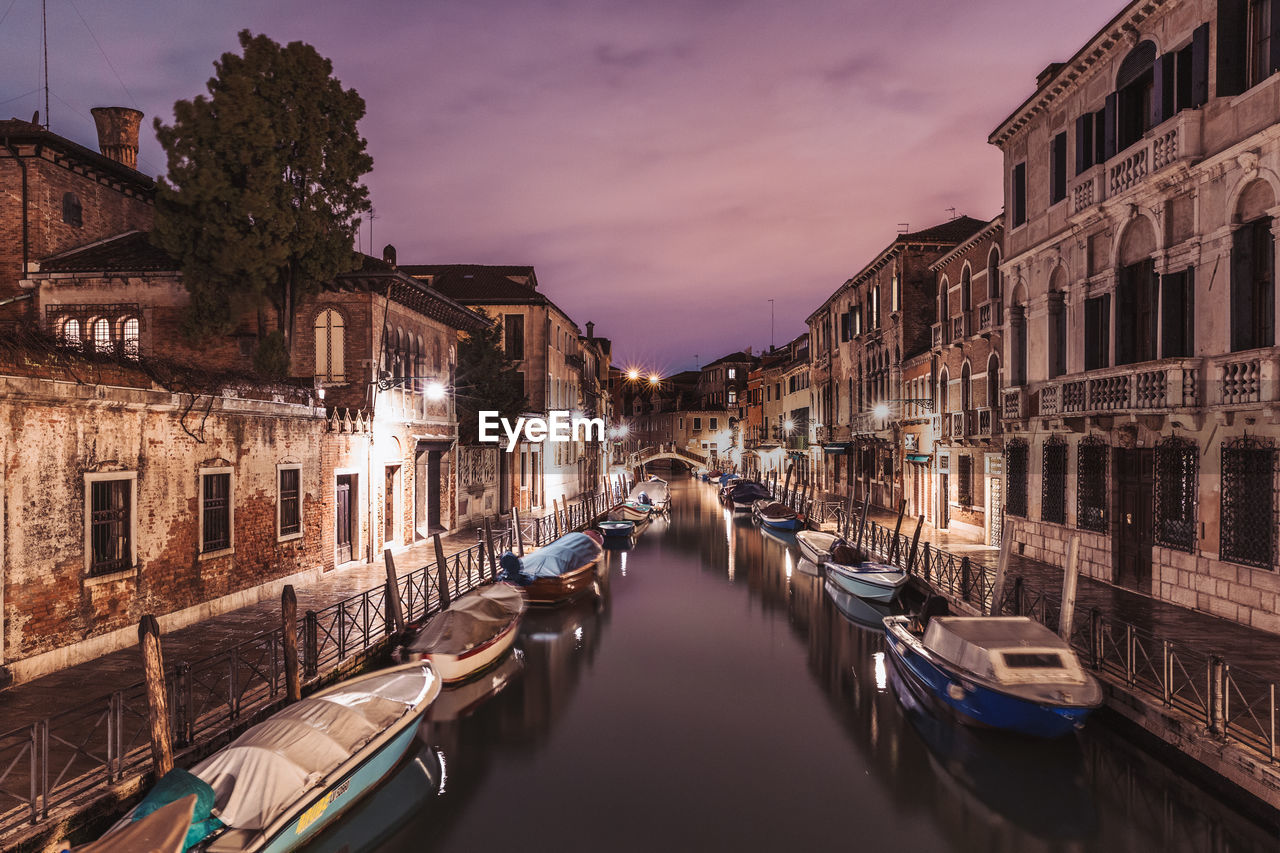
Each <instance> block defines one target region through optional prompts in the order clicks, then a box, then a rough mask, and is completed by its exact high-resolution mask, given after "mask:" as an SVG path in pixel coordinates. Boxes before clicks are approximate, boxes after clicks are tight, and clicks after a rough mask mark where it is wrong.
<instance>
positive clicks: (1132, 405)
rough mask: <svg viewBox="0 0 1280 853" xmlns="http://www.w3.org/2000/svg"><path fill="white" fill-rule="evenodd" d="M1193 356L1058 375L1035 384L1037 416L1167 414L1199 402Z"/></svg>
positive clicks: (1197, 369) (1197, 366)
mask: <svg viewBox="0 0 1280 853" xmlns="http://www.w3.org/2000/svg"><path fill="white" fill-rule="evenodd" d="M1200 378H1201V368H1200V361H1199V360H1198V359H1168V360H1165V361H1147V362H1143V363H1141V364H1128V365H1124V366H1123V367H1108V368H1104V369H1102V370H1091V371H1089V372H1088V373H1083V374H1074V375H1072V376H1060V377H1058V378H1057V379H1051V380H1049V381H1048V382H1046V383H1044V384H1043V385H1041V386H1040V393H1039V403H1040V405H1039V413H1040V415H1041V416H1042V417H1054V416H1068V417H1070V416H1076V415H1099V414H1114V413H1118V412H1134V413H1140V412H1149V413H1160V412H1169V411H1173V410H1174V409H1186V408H1194V407H1197V406H1200V405H1202V400H1201V395H1200Z"/></svg>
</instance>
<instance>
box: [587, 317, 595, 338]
mask: <svg viewBox="0 0 1280 853" xmlns="http://www.w3.org/2000/svg"><path fill="white" fill-rule="evenodd" d="M595 336H596V324H595V323H593V322H591V321H590V320H588V321H587V340H589V341H590V340H594V339H595Z"/></svg>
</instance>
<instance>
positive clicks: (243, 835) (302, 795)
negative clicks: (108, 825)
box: [103, 661, 441, 853]
mask: <svg viewBox="0 0 1280 853" xmlns="http://www.w3.org/2000/svg"><path fill="white" fill-rule="evenodd" d="M440 687H441V679H440V677H439V675H437V674H436V672H435V670H434V669H433V668H432V666H431V664H430V663H429V662H427V661H411V662H409V663H403V664H399V665H397V666H393V667H390V668H388V669H382V670H377V671H375V672H371V673H369V674H366V675H362V676H359V677H357V678H353V679H351V680H349V681H344V682H342V683H341V684H337V685H334V686H333V687H330V688H327V689H325V690H322V691H320V692H319V693H316V694H313V695H311V696H308V697H307V698H305V699H301V700H299V701H297V702H294V703H293V704H291V705H288V706H286V707H285V708H283V709H282V710H280V711H277V712H276V713H275V714H273V715H272V716H271V717H269V718H267V719H266V720H265V721H263V722H261V723H258V724H257V725H255V726H253V727H251V728H250V729H248V730H247V731H246V732H245V733H244V734H242V735H240V737H238V738H236V739H235V740H234V741H232V742H231V743H230V744H229V745H228V746H226V747H224V748H222V749H220V750H218V751H217V752H215V753H214V754H213V755H211V756H209V757H208V758H206V759H205V760H204V761H201V762H200V763H199V764H197V765H196V766H195V767H193V768H192V769H191V770H190V772H187V771H184V770H181V769H177V770H174V771H171V774H172V776H171V775H170V774H166V776H165V777H163V778H162V779H161V780H160V782H158V783H157V785H156V790H155V791H153V793H158V792H160V791H161V790H163V789H164V788H165V787H166V785H167V786H168V787H169V788H170V789H173V788H180V789H181V793H182V794H183V795H186V794H187V793H189V792H191V791H192V790H193V789H197V790H196V792H197V796H198V799H199V798H207V799H210V800H211V802H212V804H213V807H214V808H216V810H217V812H216V816H212V817H206V818H205V819H204V820H201V821H200V822H199V824H198V825H197V826H196V827H195V830H196V833H197V834H196V835H194V836H193V835H192V834H188V836H187V840H188V842H189V843H190V849H195V850H199V851H207V853H230V851H249V853H280V851H286V850H295V849H298V848H299V847H302V846H303V845H304V844H305V843H306V842H307V841H308V840H310V839H311V838H312V837H313V836H314V835H316V834H317V833H319V832H320V831H321V830H322V829H323V828H324V827H326V826H328V825H330V824H332V823H333V822H334V820H335V819H337V818H338V816H339V815H341V814H342V813H344V812H345V811H346V810H347V809H348V808H350V807H351V806H352V805H354V804H355V803H356V802H357V801H358V800H360V799H361V798H362V797H363V796H364V795H366V794H368V793H369V792H370V791H372V790H373V789H375V788H376V787H377V786H378V785H379V784H380V783H381V782H382V781H383V780H384V779H385V778H386V777H387V776H388V775H389V774H390V773H391V772H392V771H393V770H394V769H395V768H396V767H397V766H398V765H399V764H400V763H401V761H402V760H403V759H404V758H405V756H406V755H408V753H409V752H410V750H411V748H413V747H414V744H415V743H416V734H417V731H418V723H419V722H420V721H421V719H422V715H423V714H424V713H425V712H426V710H427V708H428V706H430V705H431V703H432V702H433V701H434V700H435V698H436V696H437V695H438V694H439V693H440ZM175 783H176V784H175ZM147 802H148V800H147V799H144V800H143V804H140V806H139V807H138V808H137V809H135V810H134V811H133V812H131V813H130V814H129V815H128V816H126V817H125V819H124V820H123V821H121V823H119V824H117V826H116V829H115V830H113V832H112V833H110V834H108V835H107V836H104V839H103V840H104V841H108V840H110V839H111V835H113V834H115V832H117V831H123V830H124V829H126V828H127V827H128V826H129V825H130V824H131V823H132V821H133V820H134V815H135V814H138V813H139V809H141V808H143V805H144V804H146V803H147ZM210 814H211V813H210ZM196 817H197V818H199V817H200V814H199V813H198V812H197V815H196Z"/></svg>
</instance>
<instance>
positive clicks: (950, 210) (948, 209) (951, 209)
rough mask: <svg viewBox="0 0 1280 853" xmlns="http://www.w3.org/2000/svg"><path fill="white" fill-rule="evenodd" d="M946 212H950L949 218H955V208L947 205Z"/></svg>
mask: <svg viewBox="0 0 1280 853" xmlns="http://www.w3.org/2000/svg"><path fill="white" fill-rule="evenodd" d="M947 213H950V214H951V218H952V219H955V218H956V209H955V208H954V207H948V208H947Z"/></svg>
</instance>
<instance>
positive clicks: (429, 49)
mask: <svg viewBox="0 0 1280 853" xmlns="http://www.w3.org/2000/svg"><path fill="white" fill-rule="evenodd" d="M1121 7H1122V3H1121V0H1105V2H1103V0H1079V2H1075V3H1061V2H1047V0H1031V1H1030V2H1029V0H990V2H985V3H957V2H954V0H915V2H910V0H908V2H901V0H900V2H887V0H793V2H789V3H780V2H777V0H615V1H614V2H606V0H519V2H516V0H503V2H496V0H460V1H459V2H452V1H451V2H440V0H437V2H429V3H418V2H399V3H393V2H369V3H363V4H356V3H323V4H321V3H316V2H314V0H313V2H307V3H303V2H261V0H255V2H239V0H234V1H233V0H217V2H205V3H156V2H154V0H153V2H149V3H144V2H137V1H136V0H110V2H107V0H74V2H73V0H48V8H49V56H50V60H49V78H50V89H51V91H52V95H51V107H52V109H51V115H52V129H53V130H54V131H55V132H58V133H61V134H63V135H65V136H67V137H70V138H71V139H74V140H76V141H79V142H81V143H83V144H86V145H89V146H90V147H95V148H96V136H95V133H94V130H93V122H92V119H91V118H90V116H89V108H90V107H93V106H104V105H121V106H132V107H135V108H137V109H140V110H142V111H143V112H145V113H146V114H147V118H146V119H145V120H144V129H143V141H142V152H141V159H140V168H141V169H142V171H144V172H147V173H149V174H152V175H155V174H159V173H161V172H162V171H163V169H164V156H163V152H161V151H160V149H159V147H158V146H157V145H156V142H155V139H154V135H153V134H152V132H151V120H152V118H153V117H155V116H156V115H161V116H162V117H163V118H164V119H165V120H166V121H168V120H171V118H172V106H173V102H174V101H176V100H178V99H187V98H191V97H193V96H194V95H195V94H197V93H199V92H203V91H204V83H205V81H206V80H207V79H208V77H209V76H210V75H211V73H212V62H213V60H214V59H215V58H217V57H218V56H219V55H220V54H221V53H222V52H223V51H226V50H232V49H236V48H237V42H236V37H235V34H236V31H237V30H239V29H241V28H249V29H251V30H253V31H254V32H263V33H266V34H267V35H269V36H271V37H272V38H273V39H275V40H276V41H279V42H287V41H292V40H295V39H301V40H303V41H307V42H309V43H311V44H313V45H315V46H316V48H317V49H318V50H319V51H320V52H321V53H322V54H324V55H325V56H328V57H329V58H330V59H332V60H333V64H334V69H335V73H336V74H337V76H338V77H339V78H340V79H341V80H342V81H343V83H344V84H345V85H347V86H351V87H354V88H355V89H357V90H358V91H359V92H360V93H361V95H363V96H364V99H365V101H366V103H367V105H368V114H367V115H366V117H365V119H364V122H363V123H362V125H361V127H362V130H363V133H364V135H365V137H366V138H367V139H368V140H369V150H370V153H371V154H372V155H373V159H374V170H373V173H372V174H371V175H370V176H369V178H368V183H369V186H370V189H371V193H372V198H373V203H374V205H375V208H376V210H377V219H376V220H375V222H374V225H373V229H374V233H373V237H372V247H373V248H375V249H376V250H380V249H381V247H382V246H383V245H384V244H386V243H388V242H391V243H394V244H395V245H396V247H397V249H398V250H399V258H400V260H401V262H403V263H504V264H506V263H512V264H533V265H534V266H535V267H536V268H537V271H538V278H539V281H540V282H541V286H542V288H543V289H544V290H545V291H546V292H547V294H548V295H549V296H550V297H551V298H552V299H554V300H555V301H556V303H557V304H559V305H560V306H561V307H562V308H564V309H565V310H566V311H568V312H569V314H570V315H571V316H572V317H573V319H574V320H576V321H577V322H578V324H579V326H582V324H584V323H585V322H586V321H587V320H594V321H595V323H596V330H597V334H601V335H604V336H607V337H611V338H613V339H614V341H615V350H614V352H615V360H616V361H622V362H636V363H641V364H644V365H647V366H650V365H652V366H657V367H658V368H659V369H661V370H662V371H664V372H672V371H674V370H677V369H682V368H686V367H692V366H693V363H694V355H695V354H697V355H698V356H699V357H700V358H699V360H700V361H701V363H703V364H705V363H706V362H707V361H708V360H710V359H712V358H715V357H717V356H719V355H722V354H724V353H726V352H729V351H731V350H734V349H738V348H742V347H745V346H748V345H750V346H754V347H756V348H757V349H758V348H760V347H762V346H768V344H769V334H770V331H769V303H768V300H769V299H770V298H773V299H775V300H776V303H775V308H776V341H777V342H778V343H784V342H785V341H787V340H789V339H790V338H792V337H794V336H795V335H797V334H799V333H800V332H801V331H803V328H804V326H803V324H804V318H805V316H807V315H808V314H809V313H810V312H811V311H812V310H813V309H815V308H816V307H817V306H818V305H819V304H821V302H822V301H823V300H824V299H825V298H826V297H827V296H828V295H829V294H830V293H831V292H832V291H833V290H834V289H835V288H836V287H838V286H839V285H840V284H841V283H842V282H843V281H844V280H845V279H846V278H848V277H849V276H850V275H852V274H854V273H856V272H857V271H858V270H859V269H860V268H861V267H862V266H863V264H865V263H866V262H867V261H868V260H870V259H871V257H872V256H873V254H874V253H875V252H876V251H878V250H879V249H881V248H883V247H884V245H886V244H887V243H888V242H889V240H891V239H892V237H893V235H894V233H895V232H896V231H897V228H898V223H908V224H909V225H910V226H911V228H913V229H918V228H923V227H927V226H929V225H933V224H936V223H937V222H940V221H943V220H945V219H946V218H948V216H949V213H948V212H947V208H950V207H954V208H956V210H957V212H958V213H967V214H969V215H971V216H975V217H979V218H982V217H989V216H994V215H995V214H996V213H997V212H998V210H999V209H1000V205H1001V190H1000V186H1001V185H1000V158H999V152H998V151H997V150H996V149H995V148H993V147H991V146H989V145H987V142H986V137H987V134H988V133H989V132H990V131H991V129H992V128H993V127H994V126H995V125H996V123H997V122H999V121H1000V120H1001V119H1003V118H1004V117H1005V116H1006V115H1007V114H1008V113H1009V112H1010V111H1012V110H1013V109H1014V108H1015V107H1016V106H1017V105H1018V104H1019V103H1021V102H1022V101H1023V99H1025V98H1026V97H1027V96H1028V95H1029V94H1030V93H1031V91H1032V89H1033V88H1034V82H1035V75H1036V73H1037V72H1038V71H1040V70H1041V69H1042V68H1043V67H1044V66H1045V65H1047V64H1048V63H1049V62H1050V61H1052V60H1062V59H1066V58H1068V57H1069V56H1070V55H1071V54H1072V53H1074V52H1075V50H1077V49H1078V48H1079V47H1080V46H1081V45H1082V44H1083V43H1084V41H1085V40H1086V39H1088V38H1089V37H1090V36H1091V35H1093V33H1094V32H1096V31H1097V29H1099V28H1100V27H1101V26H1102V25H1103V24H1105V23H1106V22H1107V21H1108V20H1109V19H1110V18H1111V17H1112V16H1113V15H1114V14H1115V13H1116V12H1118V11H1119V10H1120V8H1121ZM6 8H7V9H8V13H7V16H6V17H4V19H3V21H0V115H3V116H4V117H8V116H17V117H20V118H30V116H31V113H32V112H33V111H34V110H36V109H43V93H42V92H39V91H37V90H39V88H40V86H41V70H40V68H41V66H40V47H39V45H40V4H39V2H37V0H8V2H6V0H0V15H5V14H6V13H5V11H4V10H5V9H6ZM159 10H163V11H159ZM370 247H371V243H370V238H369V233H368V227H367V226H366V227H365V229H364V233H363V246H362V248H364V249H365V250H366V251H368V250H369V249H370ZM376 253H377V252H376V251H375V254H376Z"/></svg>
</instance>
